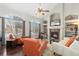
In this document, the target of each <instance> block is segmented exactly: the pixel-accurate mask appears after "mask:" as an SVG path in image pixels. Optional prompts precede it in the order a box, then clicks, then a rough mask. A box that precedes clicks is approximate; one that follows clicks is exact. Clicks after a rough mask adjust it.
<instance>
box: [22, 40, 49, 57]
mask: <svg viewBox="0 0 79 59" xmlns="http://www.w3.org/2000/svg"><path fill="white" fill-rule="evenodd" d="M47 43H48V42H47V41H46V40H36V39H31V38H24V39H23V44H24V45H23V54H24V55H27V56H42V55H43V51H44V50H45V49H46V47H47Z"/></svg>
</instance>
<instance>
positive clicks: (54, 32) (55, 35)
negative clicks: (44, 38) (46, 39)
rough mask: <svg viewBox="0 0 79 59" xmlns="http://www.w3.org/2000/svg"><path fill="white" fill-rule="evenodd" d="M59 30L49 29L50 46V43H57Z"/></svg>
mask: <svg viewBox="0 0 79 59" xmlns="http://www.w3.org/2000/svg"><path fill="white" fill-rule="evenodd" d="M59 38H60V29H50V44H51V42H52V41H53V42H59V40H60V39H59Z"/></svg>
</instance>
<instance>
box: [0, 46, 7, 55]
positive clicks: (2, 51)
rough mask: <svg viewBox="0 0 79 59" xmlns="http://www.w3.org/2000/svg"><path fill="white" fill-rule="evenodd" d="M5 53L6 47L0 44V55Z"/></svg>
mask: <svg viewBox="0 0 79 59" xmlns="http://www.w3.org/2000/svg"><path fill="white" fill-rule="evenodd" d="M4 55H6V47H5V46H0V56H4Z"/></svg>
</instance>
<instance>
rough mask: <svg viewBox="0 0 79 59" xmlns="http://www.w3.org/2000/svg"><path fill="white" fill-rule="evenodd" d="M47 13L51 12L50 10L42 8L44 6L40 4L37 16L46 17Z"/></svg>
mask: <svg viewBox="0 0 79 59" xmlns="http://www.w3.org/2000/svg"><path fill="white" fill-rule="evenodd" d="M47 12H49V10H47V9H44V8H43V7H42V4H41V3H40V4H39V7H38V8H37V12H36V14H37V15H38V16H45V15H46V13H47Z"/></svg>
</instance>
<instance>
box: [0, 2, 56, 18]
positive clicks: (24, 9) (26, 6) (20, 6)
mask: <svg viewBox="0 0 79 59" xmlns="http://www.w3.org/2000/svg"><path fill="white" fill-rule="evenodd" d="M56 4H57V3H42V4H41V6H42V7H43V8H44V9H48V10H50V13H51V12H52V10H53V8H54V6H55V5H56ZM39 5H40V3H0V12H2V13H6V12H7V13H12V12H13V13H14V12H15V13H16V12H17V13H20V14H24V15H29V16H34V17H36V14H35V13H36V10H37V8H38V7H39Z"/></svg>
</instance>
